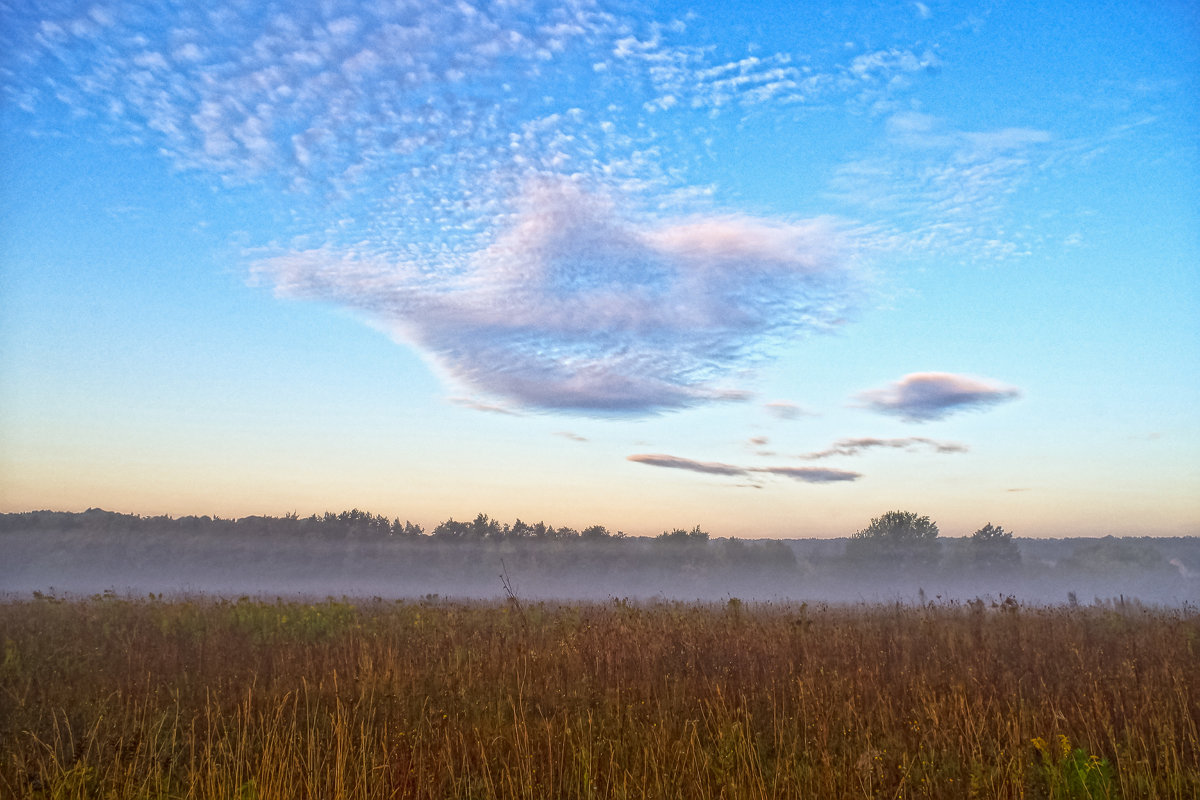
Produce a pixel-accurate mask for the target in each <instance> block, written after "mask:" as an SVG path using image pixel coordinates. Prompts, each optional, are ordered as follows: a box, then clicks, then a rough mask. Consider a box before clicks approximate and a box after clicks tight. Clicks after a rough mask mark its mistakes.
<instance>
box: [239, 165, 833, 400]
mask: <svg viewBox="0 0 1200 800" xmlns="http://www.w3.org/2000/svg"><path fill="white" fill-rule="evenodd" d="M519 209H520V211H519V212H518V213H517V214H516V215H515V217H514V218H513V220H512V222H511V224H510V225H509V227H508V228H507V229H506V230H505V231H503V232H502V233H501V234H499V235H498V236H497V237H496V238H495V239H493V240H492V241H491V242H490V243H489V244H487V245H486V246H484V247H482V248H481V249H479V250H477V251H476V252H475V253H474V254H472V255H471V256H470V257H469V258H468V259H467V261H466V264H465V266H464V268H463V269H462V270H461V271H459V272H458V273H457V274H455V275H451V276H442V275H438V276H435V277H432V278H431V277H430V276H428V275H427V273H426V271H425V270H423V268H422V266H421V265H419V264H417V263H410V262H394V261H387V260H380V259H367V258H361V257H356V256H352V255H346V254H336V253H333V252H329V251H326V250H317V251H308V252H301V253H291V254H285V255H281V256H277V257H273V258H268V259H264V260H263V261H260V262H259V263H258V264H257V265H256V272H257V274H258V275H259V276H260V278H262V279H264V280H265V281H267V282H269V283H271V284H273V285H274V287H275V290H276V292H277V293H278V294H280V295H283V296H288V297H300V298H310V299H318V300H324V301H329V302H333V303H336V304H339V305H343V306H347V307H349V308H352V309H355V310H358V311H361V312H364V313H365V314H367V315H368V316H369V317H370V318H371V319H373V320H374V321H375V322H376V324H380V325H381V326H382V327H384V328H385V329H387V330H389V331H390V332H391V333H392V334H393V335H394V336H395V337H396V338H397V339H400V340H402V341H405V342H406V343H409V344H411V345H414V346H416V347H417V348H418V349H420V350H421V351H423V352H424V353H426V354H427V355H428V356H430V358H431V360H432V361H433V362H434V363H435V364H436V365H437V367H439V368H440V370H441V372H442V374H443V375H444V376H446V377H447V378H448V379H449V380H450V381H452V382H454V383H458V384H461V385H463V386H465V387H467V388H468V389H470V390H472V391H475V392H482V393H484V394H486V395H491V396H493V397H498V398H503V399H504V400H506V401H508V402H509V403H512V404H515V405H517V406H520V407H527V408H536V409H543V410H556V411H576V412H584V413H608V414H614V413H615V414H646V413H655V412H659V411H664V410H671V409H678V408H684V407H687V406H692V405H696V404H700V403H707V402H731V401H733V402H736V401H744V400H746V399H748V397H749V396H750V395H749V394H748V393H747V392H746V391H744V390H742V389H739V388H738V387H736V386H731V385H730V384H729V381H730V379H731V376H732V375H733V374H734V373H738V372H741V371H742V370H744V369H745V368H746V367H747V366H754V365H755V364H757V363H760V362H762V361H763V360H764V359H765V358H766V357H768V356H769V354H770V352H771V348H772V346H773V345H774V344H776V343H777V342H782V341H784V340H788V341H791V340H794V339H795V338H796V337H798V336H802V335H804V334H807V333H812V332H818V331H822V330H825V329H827V328H830V327H832V326H834V325H836V324H838V322H839V321H840V320H841V319H842V316H843V314H844V313H845V312H846V310H847V308H848V307H849V306H851V305H852V304H853V302H854V300H855V297H856V291H857V289H856V284H855V280H854V275H853V271H852V269H851V260H850V258H849V256H848V255H847V253H846V248H845V246H844V245H843V243H842V240H841V235H840V234H839V232H838V230H837V227H836V226H835V225H834V224H832V223H831V222H829V221H827V220H810V221H806V222H790V223H783V222H778V221H772V220H764V219H758V218H752V217H746V216H733V215H725V216H712V217H707V218H703V219H701V218H686V219H682V220H668V221H661V220H649V219H647V220H642V221H635V220H632V219H629V218H628V217H626V216H624V215H622V214H621V213H619V212H618V211H617V209H616V207H615V205H614V203H613V201H612V200H611V199H610V198H609V197H608V196H606V195H605V194H602V193H597V192H589V191H587V190H585V189H584V188H582V187H581V186H579V185H577V184H576V183H575V182H572V181H563V180H544V181H539V182H536V183H534V184H531V185H530V186H529V187H528V189H527V191H526V192H525V194H524V195H523V196H522V197H521V198H520V201H519Z"/></svg>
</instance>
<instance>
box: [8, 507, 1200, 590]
mask: <svg viewBox="0 0 1200 800" xmlns="http://www.w3.org/2000/svg"><path fill="white" fill-rule="evenodd" d="M864 521H865V520H864ZM0 552H2V553H3V555H2V556H0V592H9V593H12V592H28V591H31V590H39V591H43V590H47V589H58V590H62V591H66V592H74V593H80V592H83V593H86V592H93V591H105V590H113V591H118V592H122V591H124V592H139V591H158V592H163V591H167V592H189V591H194V592H211V593H221V594H229V593H251V594H273V593H274V594H316V595H324V594H333V595H342V594H347V595H365V596H372V595H379V596H384V597H387V596H396V597H401V596H408V597H411V596H424V595H427V594H438V595H441V596H453V597H494V596H502V594H503V593H505V592H508V591H510V590H511V591H512V592H514V593H517V594H521V595H524V596H528V597H545V598H574V597H580V598H591V599H596V598H601V599H602V598H605V597H632V598H652V597H672V598H682V599H701V600H719V599H721V598H731V597H739V598H743V599H781V600H786V599H814V600H831V601H838V602H854V601H858V600H868V601H874V600H887V599H902V600H906V601H907V600H910V599H913V598H921V599H924V598H939V597H940V598H960V599H970V598H972V597H974V596H982V595H993V596H996V597H1003V596H1008V595H1014V594H1015V595H1018V596H1021V597H1025V598H1029V599H1031V600H1037V601H1039V602H1082V601H1092V600H1093V599H1094V598H1108V597H1117V596H1119V595H1130V596H1134V597H1137V598H1139V599H1142V600H1145V601H1148V602H1157V603H1166V604H1173V605H1178V604H1180V603H1193V604H1195V603H1200V539H1198V538H1197V537H1175V538H1118V537H1113V536H1106V537H1098V538H1076V539H1029V538H1020V537H1015V536H1013V535H1012V534H1010V533H1008V532H1006V531H1005V530H1004V529H1003V528H1001V527H998V526H993V525H991V524H990V523H989V524H987V525H985V526H983V527H981V528H980V529H979V530H978V531H976V533H975V534H974V535H973V536H967V537H940V536H938V531H937V526H936V524H935V523H933V522H932V521H930V520H929V519H928V518H927V517H917V516H916V515H915V514H910V513H908V512H889V513H888V514H885V515H883V516H882V517H879V518H876V519H874V520H871V524H870V525H866V526H865V527H864V529H863V530H860V531H857V532H855V533H854V534H853V535H852V536H847V537H844V538H837V539H737V538H719V537H714V536H711V535H710V534H709V533H708V532H707V531H705V530H703V529H702V528H700V527H698V526H697V527H692V528H690V529H687V528H677V529H673V530H668V531H663V532H662V533H661V534H659V535H658V536H627V535H626V534H624V533H623V532H621V531H615V532H614V531H610V530H608V529H607V528H605V527H604V526H603V525H592V526H589V527H586V528H584V529H583V530H576V529H574V528H570V527H566V526H554V525H550V524H547V523H544V522H537V523H526V522H523V521H522V520H519V519H518V520H515V521H513V522H511V523H502V522H500V521H498V520H495V519H492V518H491V517H489V516H487V515H486V514H479V515H477V516H476V517H475V518H474V519H473V520H471V521H469V522H468V521H457V520H454V519H448V520H446V521H445V522H442V523H440V524H439V525H437V526H436V527H434V528H433V529H432V530H429V531H426V530H425V529H424V528H423V527H422V526H420V525H417V524H414V523H412V522H409V521H401V520H400V519H399V518H393V519H389V518H388V517H385V516H382V515H378V514H371V513H368V512H365V511H360V510H358V509H353V510H349V511H343V512H340V513H326V514H322V515H313V516H309V517H300V516H298V515H296V514H285V515H283V516H280V517H271V516H250V517H242V518H240V519H223V518H220V517H209V516H199V517H197V516H185V517H169V516H152V517H144V516H139V515H134V514H119V513H114V512H110V511H104V510H101V509H89V510H87V511H85V512H81V513H78V512H63V511H30V512H23V513H9V514H0Z"/></svg>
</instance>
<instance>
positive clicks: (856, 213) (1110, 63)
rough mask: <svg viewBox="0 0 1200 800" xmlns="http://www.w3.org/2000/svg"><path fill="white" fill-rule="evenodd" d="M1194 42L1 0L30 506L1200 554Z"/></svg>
mask: <svg viewBox="0 0 1200 800" xmlns="http://www.w3.org/2000/svg"><path fill="white" fill-rule="evenodd" d="M1189 6H1190V4H1188V3H1185V2H1173V1H1172V0H1159V1H1158V2H1148V1H1147V2H1124V3H1115V2H1114V3H1108V2H1102V1H1100V2H1095V3H1087V4H1069V3H1026V2H1015V1H1014V2H1002V1H1000V0H995V1H992V0H986V1H983V2H944V3H940V2H932V0H931V1H930V2H894V3H889V2H872V3H861V2H847V3H822V2H814V3H792V2H775V3H772V2H753V3H752V2H741V1H740V0H724V1H723V2H695V3H670V2H663V3H645V4H642V3H636V2H624V1H622V2H612V3H609V2H599V1H597V2H593V1H592V0H575V1H574V2H567V3H551V2H541V1H540V0H528V1H524V0H499V1H497V2H484V0H462V2H457V3H454V2H445V3H441V2H438V3H434V2H410V1H409V0H378V2H358V1H353V2H352V1H350V0H346V1H343V0H326V1H325V2H311V3H278V2H258V1H257V0H255V2H248V1H241V0H235V1H234V2H221V0H215V1H212V2H205V3H185V2H179V3H157V2H138V1H137V0H121V2H113V3H109V2H103V0H100V1H99V2H84V3H75V2H53V1H50V2H47V1H46V0H39V1H38V2H25V1H24V0H0V22H2V24H0V309H2V313H0V511H28V510H34V509H42V508H52V509H60V510H84V509H86V508H89V507H101V508H106V509H109V510H114V511H121V512H126V513H139V514H144V515H158V514H171V515H173V516H182V515H186V514H198V515H202V514H209V515H220V516H223V517H241V516H245V515H250V514H272V515H282V514H284V513H287V512H291V511H295V512H297V513H299V514H301V515H308V514H311V513H321V512H324V511H326V510H333V511H340V510H343V509H348V508H354V507H357V508H360V509H365V510H368V511H371V512H372V513H380V514H385V515H387V516H389V517H398V518H400V519H401V520H412V521H414V522H418V523H420V524H423V525H426V526H432V525H435V524H437V523H438V522H439V521H441V520H445V519H447V518H455V519H469V518H472V517H474V516H475V515H476V514H477V513H480V512H483V513H487V514H489V515H491V516H492V517H494V518H498V519H501V520H504V521H511V520H514V519H516V518H521V519H523V520H525V521H527V522H533V521H537V520H545V521H547V522H549V523H551V524H557V525H569V526H572V527H576V528H582V527H585V526H588V525H591V524H602V525H605V526H607V527H608V528H610V529H611V530H614V531H615V530H622V531H625V532H627V533H629V534H634V535H647V534H656V533H658V532H660V531H662V530H666V529H670V528H675V527H682V528H691V527H693V526H695V525H700V526H701V527H702V528H704V529H705V530H707V531H709V532H711V533H712V534H713V535H715V536H740V537H747V538H753V537H809V536H814V537H825V536H845V535H849V534H851V533H853V532H854V531H855V530H857V529H859V528H862V527H864V526H865V525H866V524H867V523H868V522H869V521H870V519H871V518H873V517H875V516H878V515H880V514H882V513H884V512H886V511H889V510H893V509H902V510H910V511H915V512H917V513H919V514H921V515H928V516H930V517H931V518H932V519H933V520H935V521H936V522H937V523H938V524H939V526H940V530H941V533H942V535H944V536H962V535H969V534H970V533H971V532H973V531H974V530H976V529H977V528H979V527H981V526H983V525H984V524H985V523H987V522H992V523H994V524H997V525H1001V526H1003V527H1004V528H1006V529H1007V530H1010V531H1012V532H1014V533H1015V534H1016V535H1019V536H1035V537H1059V536H1103V535H1108V534H1113V535H1195V534H1200V413H1198V412H1200V313H1198V310H1200V115H1198V114H1197V113H1196V109H1197V108H1198V107H1200V21H1198V20H1200V18H1198V17H1197V15H1196V14H1195V13H1194V9H1192V8H1190V7H1189Z"/></svg>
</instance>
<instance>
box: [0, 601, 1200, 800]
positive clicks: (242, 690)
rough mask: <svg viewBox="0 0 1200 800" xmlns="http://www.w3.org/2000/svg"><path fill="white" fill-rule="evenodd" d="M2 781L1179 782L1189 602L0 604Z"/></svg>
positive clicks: (692, 789)
mask: <svg viewBox="0 0 1200 800" xmlns="http://www.w3.org/2000/svg"><path fill="white" fill-rule="evenodd" d="M0 639H2V641H3V648H4V653H3V662H2V665H0V757H2V761H0V795H2V796H5V797H14V798H40V797H47V798H49V797H54V798H71V797H112V798H151V797H153V798H159V797H180V798H184V797H186V798H264V799H265V798H340V797H347V798H390V797H413V798H447V797H453V798H491V797H505V798H534V797H537V798H592V797H597V798H601V797H603V798H608V797H635V798H642V797H655V798H676V797H677V798H700V797H705V798H707V797H728V798H739V797H754V798H759V797H797V798H812V797H821V798H842V797H935V798H936V797H945V798H963V797H986V798H1003V797H1013V798H1016V797H1034V798H1036V797H1056V798H1057V797H1126V798H1143V797H1146V798H1153V797H1166V798H1180V800H1183V798H1194V797H1197V796H1200V734H1198V732H1197V718H1198V717H1200V708H1198V705H1197V703H1198V701H1197V683H1198V680H1200V679H1198V676H1200V669H1197V664H1200V617H1197V616H1196V615H1195V614H1194V612H1193V613H1189V612H1165V611H1151V610H1146V609H1138V608H1134V609H1128V608H1127V609H1111V608H1078V609H1053V610H1051V609H1019V610H1011V609H1010V610H992V609H982V608H979V609H971V608H967V607H962V606H957V607H940V608H912V607H871V608H867V607H860V608H832V609H825V608H822V609H811V608H805V607H796V606H786V607H785V606H755V607H744V606H742V605H741V604H739V603H737V602H736V601H733V602H731V603H730V604H729V605H728V606H725V607H711V606H707V607H705V606H693V605H674V604H663V605H651V606H633V605H626V604H623V603H609V604H605V605H562V606H557V605H535V606H526V607H525V608H523V609H521V610H519V611H518V609H517V608H516V607H515V606H510V605H488V604H436V603H424V604H421V603H396V604H391V603H383V602H375V603H350V602H326V603H318V604H312V605H305V604H294V603H292V604H288V603H276V604H272V603H262V602H257V601H249V600H243V601H239V602H217V601H193V602H167V601H161V600H144V601H127V600H122V599H118V598H95V599H93V600H90V601H84V602H61V601H56V600H50V599H41V600H37V601H34V602H19V603H7V604H4V605H0Z"/></svg>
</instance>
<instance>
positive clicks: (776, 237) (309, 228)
mask: <svg viewBox="0 0 1200 800" xmlns="http://www.w3.org/2000/svg"><path fill="white" fill-rule="evenodd" d="M615 8H616V7H615V6H609V5H608V4H605V3H602V2H596V1H594V0H578V2H572V3H565V4H564V3H556V2H550V1H549V0H530V2H527V3H485V2H472V1H471V0H463V2H456V3H424V2H407V1H406V0H400V2H375V1H374V0H365V1H363V2H350V1H349V0H331V2H328V3H320V4H298V5H297V4H284V3H275V2H265V3H241V2H229V3H220V2H217V3H214V4H207V5H178V4H169V3H159V2H155V1H154V0H144V1H142V2H139V1H138V0H129V1H128V2H104V0H100V1H99V2H96V3H94V4H89V5H86V6H79V5H76V4H73V3H65V2H64V3H61V4H55V3H50V4H33V3H28V4H21V3H18V4H16V5H15V6H14V7H13V9H12V13H11V14H7V15H6V25H5V26H4V31H3V32H0V49H2V50H4V52H5V53H6V56H5V57H4V60H3V62H0V68H2V70H3V78H4V80H3V82H2V87H3V88H2V91H3V92H4V96H5V97H6V98H7V100H8V101H9V102H11V103H15V104H16V105H18V106H20V107H23V108H26V109H28V110H30V111H31V112H34V114H33V115H32V116H31V120H37V122H34V123H31V124H33V125H34V126H36V125H40V124H45V123H44V122H43V121H44V120H51V119H55V118H59V117H61V115H59V116H58V117H56V115H54V114H49V113H41V112H42V111H44V110H45V109H46V108H48V107H49V106H50V105H52V104H53V105H57V106H59V107H66V108H67V109H69V111H70V112H71V114H72V115H74V116H76V117H88V118H92V119H95V120H99V121H101V122H102V125H103V126H106V128H107V130H108V132H109V135H110V136H112V137H113V139H114V140H119V141H123V142H129V143H133V144H134V145H136V146H140V147H143V148H146V149H154V150H157V151H158V152H160V153H161V154H163V156H164V157H165V158H167V159H169V160H170V161H171V162H172V163H173V164H174V165H175V166H177V167H179V168H183V169H187V170H193V171H196V172H199V173H204V174H207V175H210V176H213V178H214V179H215V180H216V181H217V182H220V183H243V184H245V183H252V184H253V185H255V186H256V187H260V188H263V189H265V190H270V191H276V192H287V193H289V195H288V200H287V203H286V205H287V206H288V207H289V209H290V211H291V219H290V221H287V222H282V223H280V225H281V227H280V229H279V230H277V231H276V232H275V234H276V235H275V236H274V238H273V243H272V246H271V247H270V248H269V253H268V254H266V255H264V253H263V251H262V250H260V252H259V254H258V256H257V257H256V259H255V260H256V263H255V267H254V269H255V272H256V274H257V276H258V278H259V280H261V281H262V282H263V283H264V284H266V285H269V286H272V287H274V288H275V289H276V291H277V292H278V293H279V294H280V295H283V296H288V297H302V298H310V299H317V300H322V301H326V302H331V303H335V304H339V305H342V306H345V307H347V308H350V309H354V310H356V311H358V312H361V313H362V314H363V315H364V316H365V317H367V318H369V319H370V320H371V321H372V323H373V324H376V325H379V326H381V327H383V328H385V329H386V330H387V331H389V332H390V333H391V334H392V335H394V336H395V337H396V338H397V339H399V340H402V341H404V342H406V343H408V344H410V345H413V346H415V347H417V348H419V349H420V350H421V351H422V352H423V353H424V354H425V355H426V356H428V359H429V361H430V362H431V363H432V364H433V365H434V366H435V368H437V369H438V370H439V371H440V372H441V374H443V375H444V376H445V377H446V378H447V379H448V380H450V381H451V382H452V383H454V384H455V385H456V387H466V388H467V389H469V390H471V391H473V392H478V393H480V394H481V395H484V396H485V397H484V398H483V399H481V400H479V401H478V402H479V403H482V404H484V405H494V402H495V401H497V400H501V401H504V402H505V403H507V404H508V406H505V407H531V408H540V409H551V410H571V411H584V412H601V413H629V414H634V413H649V412H655V411H660V410H667V409H675V408H682V407H686V406H690V405H694V404H696V403H703V402H710V401H724V400H730V399H743V398H745V397H746V391H745V389H744V388H743V387H741V386H740V385H737V381H736V380H735V376H739V375H741V374H743V371H744V370H745V368H747V367H753V366H755V365H756V364H759V363H761V361H762V360H763V359H764V358H765V357H766V356H767V355H769V353H770V351H771V349H772V347H773V345H774V344H775V343H778V342H781V341H784V340H792V339H794V338H795V337H796V336H797V335H802V334H805V333H809V332H813V331H819V330H823V329H827V328H829V327H830V326H832V325H836V324H838V322H839V321H840V320H841V319H842V317H843V315H844V314H845V312H846V310H847V309H848V308H849V307H851V306H853V304H854V303H855V301H856V299H857V296H858V294H857V292H858V288H859V287H858V286H856V285H855V282H854V279H853V275H852V273H853V266H854V259H855V257H856V254H858V253H860V252H861V247H860V246H859V244H858V242H856V241H855V240H854V238H853V235H852V234H851V233H849V231H850V227H849V226H848V225H839V224H837V223H836V222H834V221H832V220H828V219H825V220H798V219H782V218H765V217H762V216H751V215H747V214H744V213H738V212H735V211H730V210H729V209H727V208H717V207H716V206H715V204H714V203H713V201H712V200H711V199H709V193H710V190H711V187H710V186H708V184H706V183H705V182H704V181H703V180H698V179H697V175H696V174H694V173H693V172H692V169H693V167H694V165H695V163H696V162H697V161H703V160H706V159H707V160H712V159H713V158H719V156H716V155H714V154H711V153H704V156H703V158H701V157H700V156H698V155H697V154H698V153H700V152H702V151H703V150H704V147H705V145H704V144H703V140H704V137H703V136H701V135H699V133H698V130H699V129H698V128H697V127H696V125H697V124H699V123H698V120H699V119H701V118H702V117H706V118H707V119H710V120H711V119H715V118H717V117H722V116H732V117H734V118H735V121H736V119H740V117H739V116H738V115H744V114H747V113H750V112H751V111H752V110H754V109H774V110H776V111H781V110H783V109H786V108H797V107H805V106H813V107H827V106H828V104H830V103H848V104H851V105H855V104H858V105H859V106H863V104H872V103H876V102H877V101H878V100H879V98H880V97H883V96H894V95H896V94H897V93H901V92H903V91H904V90H905V88H906V87H907V86H908V85H909V84H910V83H911V82H912V81H914V80H916V79H917V78H918V77H919V76H920V75H921V74H922V73H923V72H926V71H928V70H929V69H931V68H932V67H934V66H936V64H937V57H936V56H935V55H934V54H933V53H932V51H929V50H928V49H923V48H921V47H903V46H896V47H890V48H888V49H869V48H854V47H850V48H840V47H839V48H834V49H832V50H831V51H830V52H831V53H835V55H829V54H828V53H826V57H824V60H817V59H814V57H813V55H812V54H801V53H787V52H778V53H770V52H759V51H753V52H751V50H750V48H747V52H746V53H744V54H734V53H731V52H729V51H728V49H725V50H718V49H716V48H713V47H711V46H709V45H708V44H706V43H704V42H697V41H694V40H693V39H692V38H690V37H689V29H688V22H687V20H686V19H683V20H681V19H665V20H654V19H650V18H649V16H648V14H649V11H648V10H645V9H643V10H641V11H637V10H632V9H631V8H628V7H624V6H622V7H621V10H619V11H618V10H614V9H615ZM60 133H61V131H60ZM689 154H690V155H689ZM618 209H619V210H618ZM259 244H264V245H265V244H266V243H265V242H262V243H259ZM776 411H777V413H780V414H786V413H790V412H788V411H787V410H786V409H785V408H784V407H782V406H780V407H777V408H776Z"/></svg>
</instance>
